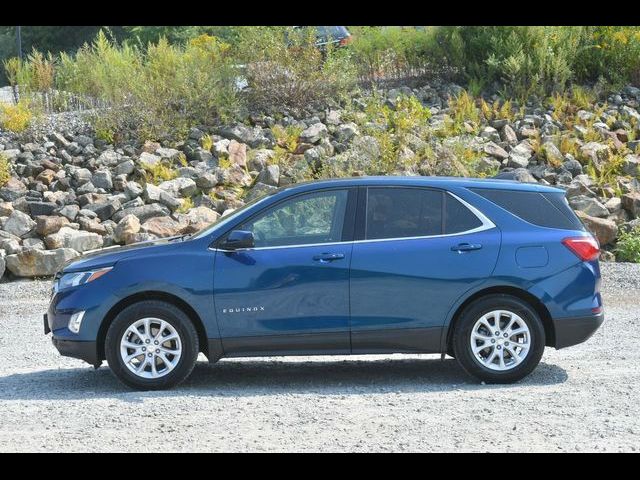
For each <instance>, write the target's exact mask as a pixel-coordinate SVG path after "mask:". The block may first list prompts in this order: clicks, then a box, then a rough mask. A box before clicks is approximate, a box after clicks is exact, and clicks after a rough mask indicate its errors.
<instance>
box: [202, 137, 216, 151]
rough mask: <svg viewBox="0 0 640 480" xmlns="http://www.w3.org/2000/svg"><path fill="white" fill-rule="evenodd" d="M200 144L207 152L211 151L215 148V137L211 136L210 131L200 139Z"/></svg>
mask: <svg viewBox="0 0 640 480" xmlns="http://www.w3.org/2000/svg"><path fill="white" fill-rule="evenodd" d="M200 146H201V147H202V148H204V149H205V150H206V151H207V152H210V151H211V149H212V148H213V139H212V138H211V135H209V134H208V133H206V134H204V135H203V136H202V138H201V139H200Z"/></svg>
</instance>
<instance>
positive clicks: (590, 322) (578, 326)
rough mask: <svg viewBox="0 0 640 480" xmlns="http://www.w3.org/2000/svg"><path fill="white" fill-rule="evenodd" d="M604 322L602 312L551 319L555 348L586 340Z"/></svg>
mask: <svg viewBox="0 0 640 480" xmlns="http://www.w3.org/2000/svg"><path fill="white" fill-rule="evenodd" d="M602 322H604V312H602V313H599V314H597V315H590V316H587V317H574V318H558V319H554V320H553V326H554V330H555V345H554V346H555V348H565V347H570V346H572V345H577V344H579V343H582V342H586V341H587V340H588V339H589V338H590V337H591V335H593V334H594V333H595V331H596V330H597V329H598V328H599V327H600V325H602Z"/></svg>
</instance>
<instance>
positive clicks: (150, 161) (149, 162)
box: [138, 152, 162, 167]
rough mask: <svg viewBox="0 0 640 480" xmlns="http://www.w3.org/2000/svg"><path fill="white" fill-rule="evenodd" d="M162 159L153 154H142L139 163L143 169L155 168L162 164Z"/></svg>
mask: <svg viewBox="0 0 640 480" xmlns="http://www.w3.org/2000/svg"><path fill="white" fill-rule="evenodd" d="M161 160H162V159H161V158H160V157H159V156H158V155H154V154H152V153H147V152H142V153H141V154H140V156H139V157H138V162H140V165H142V166H143V167H153V166H155V165H157V164H158V163H160V162H161Z"/></svg>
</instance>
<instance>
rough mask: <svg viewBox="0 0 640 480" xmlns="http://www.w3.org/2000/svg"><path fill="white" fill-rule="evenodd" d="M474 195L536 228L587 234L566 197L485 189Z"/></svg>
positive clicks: (478, 190) (474, 189) (546, 193)
mask: <svg viewBox="0 0 640 480" xmlns="http://www.w3.org/2000/svg"><path fill="white" fill-rule="evenodd" d="M471 191H473V192H474V193H477V194H478V195H481V196H483V197H484V198H486V199H487V200H490V201H492V202H493V203H495V204H496V205H498V206H499V207H502V208H504V209H505V210H507V211H508V212H510V213H512V214H513V215H515V216H517V217H519V218H521V219H522V220H524V221H526V222H529V223H532V224H534V225H539V226H541V227H547V228H559V229H562V230H584V226H583V225H582V222H580V220H579V219H578V217H577V216H576V214H575V213H573V210H571V207H570V206H569V204H568V203H567V200H566V198H565V197H564V194H563V193H548V192H545V193H540V192H526V191H516V190H487V189H482V188H472V189H471Z"/></svg>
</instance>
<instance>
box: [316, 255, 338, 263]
mask: <svg viewBox="0 0 640 480" xmlns="http://www.w3.org/2000/svg"><path fill="white" fill-rule="evenodd" d="M343 258H344V253H321V254H320V255H314V256H313V260H314V261H316V262H320V263H329V262H333V261H335V260H342V259H343Z"/></svg>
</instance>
